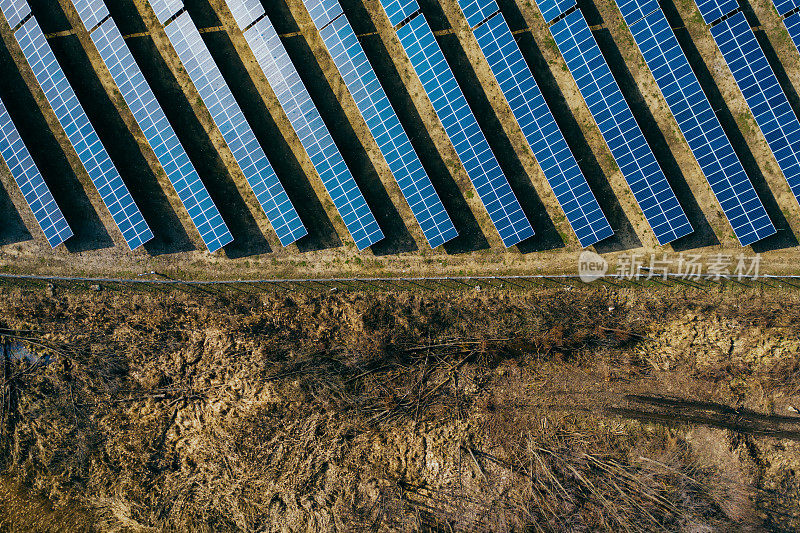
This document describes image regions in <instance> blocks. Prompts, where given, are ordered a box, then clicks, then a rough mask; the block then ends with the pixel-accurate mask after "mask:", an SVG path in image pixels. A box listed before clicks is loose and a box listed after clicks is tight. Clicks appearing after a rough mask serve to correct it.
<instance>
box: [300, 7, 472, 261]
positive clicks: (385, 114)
mask: <svg viewBox="0 0 800 533" xmlns="http://www.w3.org/2000/svg"><path fill="white" fill-rule="evenodd" d="M306 4H307V5H308V7H309V12H312V10H313V12H315V13H319V14H320V15H319V16H318V18H316V19H315V23H317V24H320V23H324V22H325V21H326V20H328V15H330V14H332V13H335V11H334V10H333V9H332V4H336V5H337V6H338V5H339V4H338V3H337V2H336V1H335V0H332V2H330V1H329V2H328V4H329V6H326V7H330V8H329V9H327V10H325V11H321V10H320V9H318V7H319V6H321V5H323V3H322V2H320V1H319V0H306ZM315 8H316V9H315ZM340 13H341V9H340ZM317 20H319V21H320V22H317ZM319 27H321V28H322V30H321V31H320V35H321V36H322V40H323V41H324V42H325V45H326V46H327V47H328V50H329V51H330V53H331V56H333V62H334V63H335V64H336V67H337V68H338V69H339V72H340V73H341V74H342V78H343V79H344V81H345V84H346V85H347V88H348V90H349V91H350V93H351V94H352V95H353V98H354V99H355V101H356V106H357V107H358V109H359V111H361V115H362V116H363V117H364V121H365V122H366V124H367V126H368V127H369V129H370V132H371V133H372V136H373V137H374V138H375V141H376V142H377V143H378V147H379V148H380V149H381V153H382V154H383V156H384V158H385V159H386V162H387V164H388V165H389V169H390V170H391V171H392V174H393V175H394V177H395V179H396V180H397V183H398V185H399V186H400V190H401V191H402V192H403V195H404V196H405V198H406V200H407V201H408V204H409V206H410V207H411V211H412V213H413V214H414V217H416V219H417V222H419V225H420V227H421V228H422V232H423V233H424V234H425V238H426V239H427V240H428V243H429V244H430V245H431V247H432V248H435V247H437V246H439V245H441V244H443V243H445V242H447V241H448V240H450V239H452V238H454V237H456V236H457V235H458V232H457V231H456V228H455V226H454V225H453V222H452V221H451V220H450V217H449V216H448V215H447V211H446V210H445V208H444V205H442V201H441V199H440V198H439V195H438V194H437V192H436V189H434V188H433V184H432V183H431V180H430V178H429V177H428V174H427V173H426V172H425V169H424V168H423V166H422V163H421V162H420V160H419V157H417V154H416V152H415V151H414V147H413V146H412V145H411V141H410V140H409V138H408V135H407V134H406V132H405V130H404V129H403V126H402V125H401V124H400V119H398V118H397V115H396V114H395V112H394V109H392V106H391V104H390V103H389V99H388V98H387V96H386V93H385V92H384V90H383V87H381V84H380V82H379V81H378V77H377V76H376V74H375V71H374V70H373V69H372V66H371V65H370V64H369V61H368V60H367V56H366V54H364V50H363V48H361V44H360V43H359V42H358V38H357V37H356V34H355V32H354V31H353V28H352V27H351V26H350V23H349V22H348V21H347V18H346V17H343V16H342V17H339V18H337V19H336V20H334V21H332V22H330V23H328V24H327V25H325V24H323V26H319Z"/></svg>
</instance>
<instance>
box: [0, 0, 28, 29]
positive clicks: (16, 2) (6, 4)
mask: <svg viewBox="0 0 800 533" xmlns="http://www.w3.org/2000/svg"><path fill="white" fill-rule="evenodd" d="M0 10H2V11H3V15H5V17H6V20H7V21H8V25H9V26H11V29H12V30H13V29H14V28H15V27H16V26H17V24H19V23H20V22H22V21H23V20H24V19H25V17H27V16H28V15H30V13H31V8H30V6H29V5H28V2H27V1H26V0H0Z"/></svg>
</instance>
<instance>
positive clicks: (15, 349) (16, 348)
mask: <svg viewBox="0 0 800 533" xmlns="http://www.w3.org/2000/svg"><path fill="white" fill-rule="evenodd" d="M8 351H9V354H10V355H11V360H12V361H25V362H26V363H28V364H30V365H33V366H38V365H46V364H48V363H50V355H49V354H48V355H44V356H39V355H38V354H36V353H34V352H32V351H31V350H30V349H29V348H28V347H27V346H26V345H25V344H24V343H22V342H20V341H12V342H11V344H10V345H9V348H8Z"/></svg>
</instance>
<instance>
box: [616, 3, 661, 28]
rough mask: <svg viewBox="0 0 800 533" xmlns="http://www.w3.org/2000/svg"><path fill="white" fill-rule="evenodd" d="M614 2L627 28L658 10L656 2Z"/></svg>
mask: <svg viewBox="0 0 800 533" xmlns="http://www.w3.org/2000/svg"><path fill="white" fill-rule="evenodd" d="M616 2H617V7H618V8H619V11H620V13H622V18H623V19H625V23H626V24H627V25H628V26H630V25H631V24H633V23H634V22H636V21H638V20H641V19H643V18H644V17H645V16H646V15H649V14H650V13H652V12H653V11H656V10H658V9H660V8H659V7H658V1H657V0H616Z"/></svg>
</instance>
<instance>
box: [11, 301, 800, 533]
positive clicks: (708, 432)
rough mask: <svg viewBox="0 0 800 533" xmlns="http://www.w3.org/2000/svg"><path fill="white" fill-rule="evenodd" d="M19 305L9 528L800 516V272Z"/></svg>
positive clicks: (732, 520)
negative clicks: (746, 278) (525, 288)
mask: <svg viewBox="0 0 800 533" xmlns="http://www.w3.org/2000/svg"><path fill="white" fill-rule="evenodd" d="M0 304H1V305H2V308H3V310H4V311H3V313H2V315H0V328H2V329H0V334H2V335H4V339H6V349H5V356H4V366H3V369H4V382H3V384H4V386H3V397H2V399H3V413H2V414H3V433H2V443H1V444H2V459H0V460H1V461H2V462H1V463H0V468H2V476H0V495H2V497H1V498H0V525H2V528H3V529H6V530H12V531H13V530H16V531H31V530H71V531H76V530H98V531H163V530H181V531H306V530H317V531H336V530H339V531H356V530H357V531H361V530H365V529H374V530H381V531H407V530H442V531H482V530H494V531H523V530H544V531H587V530H596V529H606V530H613V531H621V530H630V531H661V530H664V529H668V530H684V531H714V530H721V531H732V530H746V529H752V530H761V529H764V528H770V529H777V530H781V529H784V530H794V529H796V528H797V527H798V526H800V521H798V520H797V516H798V513H799V512H800V506H798V502H800V498H798V496H800V494H799V493H798V476H797V474H796V473H797V471H798V468H800V464H798V463H800V454H799V453H798V442H800V417H798V415H797V409H798V408H800V397H798V391H800V374H799V373H798V371H799V370H800V333H798V325H799V324H800V296H799V295H798V294H797V293H794V292H779V291H778V290H766V291H764V292H758V291H753V290H750V289H741V290H732V289H727V290H722V291H716V290H715V291H710V292H709V291H701V290H694V289H688V288H687V289H659V290H656V289H648V290H647V291H643V290H640V291H636V290H622V289H620V290H618V291H610V290H606V289H599V288H598V289H585V290H541V291H538V292H508V293H503V292H483V293H479V294H435V293H426V294H415V293H397V294H343V293H335V294H326V295H319V294H317V295H304V294H290V295H277V294H276V295H253V294H247V293H243V292H234V293H230V294H224V295H208V294H204V293H197V294H187V293H183V292H179V291H175V292H171V293H145V292H140V293H137V292H131V293H124V292H100V293H85V292H77V291H65V290H56V291H55V293H54V294H51V295H47V294H45V293H44V291H42V292H38V291H20V290H8V291H6V292H4V293H2V294H0ZM12 343H16V344H14V346H17V345H22V346H24V347H25V348H26V349H27V350H30V351H31V352H33V353H35V354H37V356H39V357H40V358H38V359H37V358H27V359H26V358H20V357H13V354H12V350H11V349H10V346H11V345H12ZM45 356H49V357H45Z"/></svg>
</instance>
